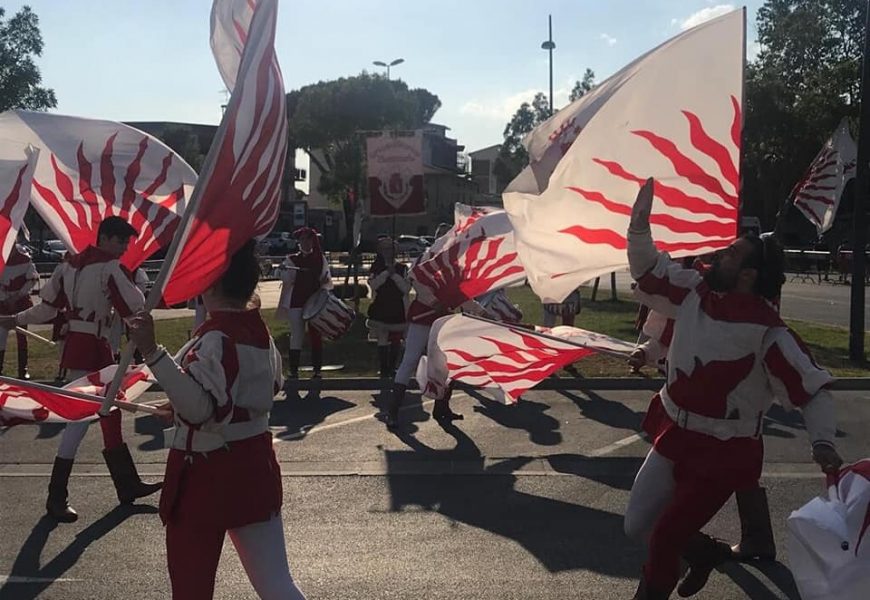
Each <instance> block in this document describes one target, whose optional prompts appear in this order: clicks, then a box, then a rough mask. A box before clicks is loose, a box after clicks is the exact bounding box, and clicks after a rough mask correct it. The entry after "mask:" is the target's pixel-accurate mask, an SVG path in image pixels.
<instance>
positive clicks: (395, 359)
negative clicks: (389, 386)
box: [387, 342, 402, 377]
mask: <svg viewBox="0 0 870 600" xmlns="http://www.w3.org/2000/svg"><path fill="white" fill-rule="evenodd" d="M401 349H402V344H401V342H393V343H391V344H390V350H389V359H388V360H387V364H388V365H389V367H390V377H395V376H396V367H398V366H399V352H400V351H401Z"/></svg>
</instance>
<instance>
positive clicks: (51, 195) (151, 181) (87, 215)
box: [0, 110, 196, 268]
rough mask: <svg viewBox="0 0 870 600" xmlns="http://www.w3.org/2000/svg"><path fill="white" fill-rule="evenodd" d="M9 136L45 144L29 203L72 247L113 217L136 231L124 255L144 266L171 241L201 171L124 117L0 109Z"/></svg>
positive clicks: (0, 135) (4, 135) (0, 133)
mask: <svg viewBox="0 0 870 600" xmlns="http://www.w3.org/2000/svg"><path fill="white" fill-rule="evenodd" d="M0 140H2V141H0V145H2V144H4V143H6V141H7V140H11V141H15V142H18V143H23V144H31V145H33V146H34V147H36V148H39V149H40V153H39V160H38V161H37V163H36V169H35V173H34V175H33V188H32V193H31V202H32V204H33V207H34V208H35V209H36V211H37V212H38V213H39V215H40V216H41V217H42V218H43V219H45V222H46V223H47V224H48V226H49V227H50V228H51V230H52V231H53V232H54V233H55V235H57V236H58V238H60V240H61V241H62V242H63V243H64V245H65V246H66V247H67V248H68V249H69V250H71V251H73V252H81V251H82V250H84V249H85V248H86V247H87V246H88V245H89V244H94V243H95V242H96V235H97V228H98V227H99V224H100V222H101V221H102V220H103V219H104V218H106V217H111V216H117V217H121V218H123V219H126V220H127V221H129V222H130V223H131V224H132V225H133V227H135V228H136V230H137V231H138V232H139V234H138V237H137V238H136V239H135V240H132V241H131V243H130V247H129V248H128V249H127V252H126V253H125V254H124V256H123V257H122V259H121V262H123V263H124V265H125V266H127V267H129V268H134V267H137V266H139V264H141V262H142V261H143V260H145V259H146V258H148V257H149V256H150V255H151V254H153V253H154V252H156V251H157V250H159V249H161V248H163V247H166V246H168V245H169V242H170V241H171V240H172V236H173V234H174V233H175V227H176V226H177V225H178V214H179V213H180V212H181V211H183V210H184V203H185V199H186V198H188V197H189V196H190V193H191V191H192V189H193V185H194V183H196V172H195V171H194V170H193V169H192V168H191V167H190V165H188V164H187V163H186V162H184V160H183V159H182V158H181V157H180V156H178V155H177V154H176V153H175V152H173V151H172V150H171V149H170V148H168V147H167V146H166V145H165V144H163V143H162V142H161V141H159V140H158V139H156V138H154V137H152V136H150V135H148V134H147V133H143V132H141V131H139V130H138V129H134V128H132V127H129V126H127V125H124V124H122V123H115V122H113V121H102V120H98V119H84V118H80V117H68V116H64V115H53V114H48V113H42V112H30V111H24V110H12V111H7V112H5V113H3V114H2V115H0Z"/></svg>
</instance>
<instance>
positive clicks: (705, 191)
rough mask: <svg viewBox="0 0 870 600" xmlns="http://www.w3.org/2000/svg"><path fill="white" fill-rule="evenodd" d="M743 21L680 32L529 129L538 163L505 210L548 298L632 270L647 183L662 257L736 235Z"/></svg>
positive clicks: (512, 191)
mask: <svg viewBox="0 0 870 600" xmlns="http://www.w3.org/2000/svg"><path fill="white" fill-rule="evenodd" d="M744 23H745V14H744V11H742V10H737V11H734V12H731V13H729V14H726V15H724V16H722V17H719V18H716V19H713V20H711V21H708V22H706V23H703V24H701V25H698V26H697V27H695V28H693V29H690V30H688V31H686V32H683V33H681V34H680V35H678V36H676V37H674V38H672V39H671V40H669V41H667V42H665V43H664V44H662V45H661V46H659V47H658V48H656V49H654V50H652V51H650V52H649V53H647V54H645V55H644V56H642V57H640V58H638V59H637V60H635V61H634V62H633V63H631V64H630V65H628V66H627V67H625V68H624V69H622V70H621V71H619V72H618V73H616V74H615V75H613V76H612V77H611V78H610V79H608V80H607V81H605V82H603V83H601V84H600V85H598V86H597V87H596V88H594V89H593V90H592V91H591V92H589V93H588V94H586V95H585V96H583V97H582V98H581V99H579V100H577V101H575V102H574V103H572V104H570V105H569V106H567V107H566V108H564V109H562V110H560V111H559V112H558V113H556V114H555V115H553V117H551V118H550V119H549V120H548V121H546V122H544V123H543V124H541V125H540V126H539V127H537V128H536V129H535V130H534V131H533V132H532V133H531V134H529V136H528V138H527V139H526V140H525V141H524V143H525V144H526V147H527V149H528V151H529V158H530V165H529V167H527V168H526V169H525V170H524V171H523V172H522V173H521V174H520V175H519V176H517V178H516V179H514V181H512V182H511V184H510V185H509V186H508V188H507V190H506V191H505V194H504V204H505V209H506V210H507V212H508V215H509V216H510V219H511V222H512V223H513V226H514V230H515V232H516V239H517V251H518V252H519V255H520V259H521V260H522V263H523V265H524V266H525V269H526V272H527V273H528V276H529V282H530V284H531V286H532V288H533V289H534V290H535V292H536V293H537V294H538V296H540V297H541V298H542V300H543V301H544V302H561V301H562V300H564V299H565V297H567V296H568V294H570V293H571V292H572V291H573V290H575V289H576V288H577V286H578V285H580V284H582V283H584V282H586V281H589V280H590V279H593V278H594V277H597V276H599V275H602V274H605V273H608V272H612V271H615V270H618V269H623V268H625V267H627V265H628V259H627V256H626V239H625V234H626V231H627V230H628V223H629V215H630V214H631V207H632V204H633V202H634V198H635V196H636V195H637V191H638V189H639V187H640V186H641V185H642V184H643V182H644V181H645V179H646V178H647V177H654V178H655V180H656V186H655V200H654V204H653V211H652V218H651V224H652V230H653V238H654V239H655V240H656V243H657V245H658V246H659V248H660V249H661V250H665V251H668V252H670V253H671V254H672V255H674V256H675V257H680V256H690V255H695V254H702V253H706V252H711V251H715V250H717V249H720V248H723V247H725V246H727V245H728V244H730V243H731V241H733V240H734V238H735V236H736V234H737V210H738V195H739V188H740V143H741V130H742V113H741V100H742V96H743V54H744V38H745V33H744Z"/></svg>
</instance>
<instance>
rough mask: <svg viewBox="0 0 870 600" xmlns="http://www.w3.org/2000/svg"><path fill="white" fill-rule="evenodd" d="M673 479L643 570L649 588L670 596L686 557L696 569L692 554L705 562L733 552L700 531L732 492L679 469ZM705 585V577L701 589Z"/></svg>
mask: <svg viewBox="0 0 870 600" xmlns="http://www.w3.org/2000/svg"><path fill="white" fill-rule="evenodd" d="M674 479H675V483H676V485H675V487H674V492H673V497H672V499H671V501H670V502H669V503H668V504H667V506H665V508H664V510H663V511H662V513H661V515H660V516H659V518H658V519H657V520H656V523H655V527H654V528H653V531H652V535H651V536H650V541H649V556H648V557H647V562H646V564H645V565H644V567H643V575H644V579H645V581H646V582H647V584H648V585H649V587H650V588H651V589H653V590H657V591H660V592H668V593H669V592H670V591H672V590H673V589H674V587H675V586H676V584H677V581H679V578H680V558H681V556H683V554H685V555H686V560H687V561H688V562H689V564H690V566H694V561H693V559H692V555H695V554H699V553H701V552H703V553H704V555H705V556H704V560H705V561H706V560H707V559H708V558H710V559H712V556H713V554H716V553H717V552H718V553H727V555H730V551H731V549H730V548H729V547H728V546H727V545H725V544H720V545H721V546H722V547H723V548H722V550H721V551H720V550H719V548H718V546H717V545H716V544H717V542H715V541H714V540H713V539H712V538H709V537H707V536H705V535H703V534H702V533H701V528H702V527H704V525H706V524H707V523H708V522H709V521H710V519H712V518H713V516H714V515H715V514H716V513H717V512H719V510H720V509H721V508H722V506H724V505H725V502H727V501H728V498H729V497H730V496H731V494H732V493H733V490H731V489H728V488H725V487H720V486H718V485H716V482H715V481H714V480H712V479H699V478H695V477H694V476H692V475H691V474H683V473H681V472H680V469H679V467H677V468H676V469H675V471H674ZM712 568H713V567H712V566H711V567H710V569H709V570H707V571H706V575H708V576H709V572H710V570H712ZM690 574H691V571H690ZM704 583H706V577H705V578H704V579H703V582H701V585H700V587H703V584H704ZM700 587H698V588H697V589H700ZM682 591H683V590H682V587H681V592H682ZM681 595H682V593H681Z"/></svg>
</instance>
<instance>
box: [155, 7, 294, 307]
mask: <svg viewBox="0 0 870 600" xmlns="http://www.w3.org/2000/svg"><path fill="white" fill-rule="evenodd" d="M277 16H278V2H277V0H215V2H214V4H213V6H212V36H211V43H212V48H213V52H214V56H215V61H216V62H217V64H218V69H219V70H220V72H221V75H222V76H223V77H224V82H225V83H226V84H227V87H228V88H229V89H230V90H231V92H232V95H231V96H230V101H229V104H228V105H227V108H226V111H225V112H224V115H223V118H222V119H221V124H220V127H219V128H218V131H217V133H216V134H215V138H214V141H213V142H212V146H211V149H210V150H209V153H208V156H206V159H205V162H204V166H203V170H202V173H201V177H200V180H199V182H198V183H197V187H196V189H195V190H194V193H193V197H192V198H191V208H190V210H192V211H194V212H193V218H192V219H190V221H189V222H188V223H187V226H186V227H185V228H184V231H182V232H181V235H182V238H181V241H180V246H179V250H178V252H177V254H176V255H175V257H174V259H173V262H172V264H170V265H168V268H169V269H171V271H170V273H171V275H170V276H169V281H168V283H167V284H166V287H165V289H164V290H163V300H164V302H165V303H166V304H169V305H172V304H175V303H177V302H180V301H184V300H187V299H189V298H192V297H194V296H196V295H198V294H201V293H202V292H203V291H205V290H206V289H207V288H208V287H210V286H211V285H212V284H213V283H214V282H215V281H216V280H217V279H218V278H219V277H220V276H221V275H222V274H223V272H224V270H225V269H226V267H227V265H228V264H229V260H230V258H231V257H232V255H233V254H234V253H235V252H236V251H237V250H238V249H239V248H241V247H242V246H243V245H244V244H245V242H247V241H248V240H250V239H251V238H262V237H264V236H265V235H266V234H267V233H269V231H271V230H272V227H273V226H274V225H275V220H276V219H277V218H278V208H279V203H280V199H281V179H282V176H283V173H284V161H285V159H286V154H287V133H288V132H287V109H286V102H285V98H284V80H283V78H282V76H281V69H280V67H279V66H278V58H277V56H276V54H275V23H276V20H277Z"/></svg>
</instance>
